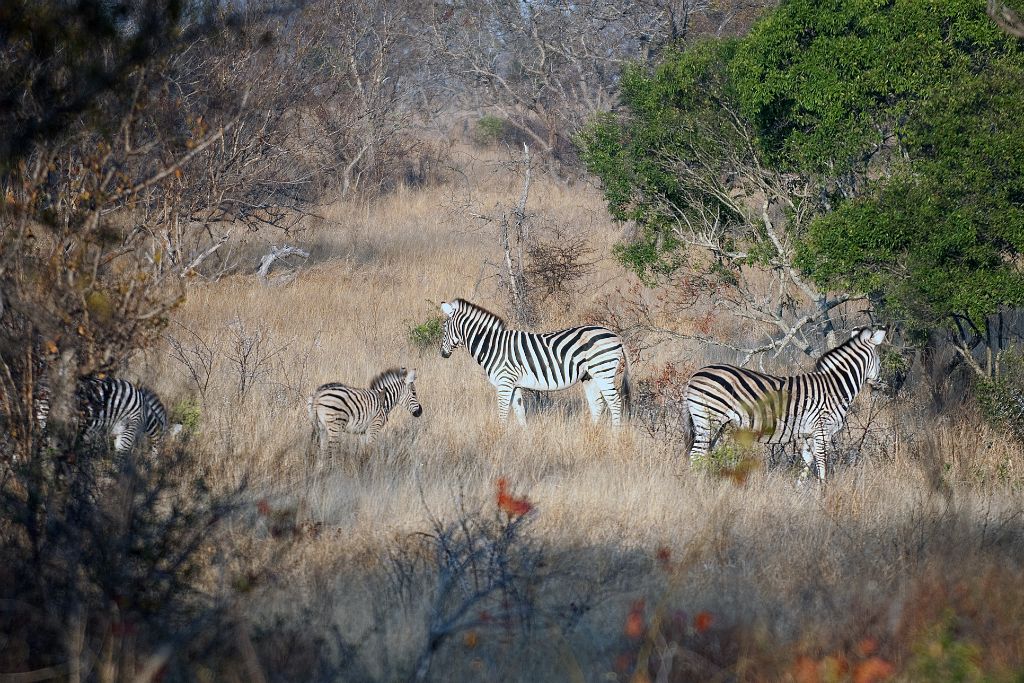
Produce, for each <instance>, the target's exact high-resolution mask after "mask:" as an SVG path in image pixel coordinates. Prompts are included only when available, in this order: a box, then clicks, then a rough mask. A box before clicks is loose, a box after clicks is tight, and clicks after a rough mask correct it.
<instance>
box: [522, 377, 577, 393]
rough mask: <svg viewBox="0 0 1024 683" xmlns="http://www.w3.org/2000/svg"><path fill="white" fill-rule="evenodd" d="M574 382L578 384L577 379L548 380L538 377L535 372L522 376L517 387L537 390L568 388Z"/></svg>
mask: <svg viewBox="0 0 1024 683" xmlns="http://www.w3.org/2000/svg"><path fill="white" fill-rule="evenodd" d="M574 384H576V380H572V381H569V382H566V381H564V380H563V381H561V382H559V381H558V380H556V379H551V380H547V379H543V378H540V377H536V376H534V375H533V374H526V375H523V376H522V378H520V380H519V381H518V382H516V386H517V387H521V388H523V389H534V390H536V391H555V390H557V389H568V388H569V387H571V386H572V385H574Z"/></svg>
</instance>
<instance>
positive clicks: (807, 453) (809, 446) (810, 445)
mask: <svg viewBox="0 0 1024 683" xmlns="http://www.w3.org/2000/svg"><path fill="white" fill-rule="evenodd" d="M813 449H814V437H813V436H811V437H808V438H807V439H806V440H805V441H804V447H803V449H802V450H801V451H800V456H801V457H802V458H803V459H804V469H803V471H802V472H800V479H799V481H800V482H801V483H803V482H804V481H806V480H807V475H809V474H810V473H811V465H812V464H813V460H812V458H811V454H812V452H813Z"/></svg>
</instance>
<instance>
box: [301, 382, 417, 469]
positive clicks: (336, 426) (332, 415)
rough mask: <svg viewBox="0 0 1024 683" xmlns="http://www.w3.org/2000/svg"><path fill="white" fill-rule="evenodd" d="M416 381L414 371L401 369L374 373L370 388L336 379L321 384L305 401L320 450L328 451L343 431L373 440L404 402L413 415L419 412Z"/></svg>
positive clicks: (368, 440) (371, 441) (367, 440)
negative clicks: (394, 409) (391, 413)
mask: <svg viewBox="0 0 1024 683" xmlns="http://www.w3.org/2000/svg"><path fill="white" fill-rule="evenodd" d="M415 380H416V371H415V370H408V371H407V370H406V369H405V368H401V369H391V370H386V371H384V372H382V373H381V374H379V375H377V377H375V378H374V379H373V381H372V382H371V383H370V388H369V389H356V388H353V387H350V386H346V385H344V384H339V383H337V382H333V383H330V384H324V385H321V386H320V387H319V388H318V389H317V390H316V391H315V392H314V393H313V395H312V396H311V397H310V399H309V401H308V403H307V409H308V410H309V417H310V420H311V421H312V422H313V430H314V435H315V436H316V437H317V438H318V439H319V441H320V450H321V452H324V453H326V452H327V451H329V450H330V448H331V446H332V445H333V444H335V443H336V442H337V440H338V437H339V436H340V435H341V433H342V432H348V433H349V434H362V435H363V439H364V441H365V442H366V443H373V441H374V439H376V438H377V435H378V434H379V433H380V430H381V429H382V428H383V427H384V423H385V422H387V419H388V413H390V412H391V409H392V408H394V407H395V406H397V405H404V406H405V408H406V409H407V410H408V411H409V412H410V413H412V414H413V416H415V417H419V416H420V415H422V414H423V407H422V406H420V402H419V400H418V399H417V398H416V385H415V383H414V382H415Z"/></svg>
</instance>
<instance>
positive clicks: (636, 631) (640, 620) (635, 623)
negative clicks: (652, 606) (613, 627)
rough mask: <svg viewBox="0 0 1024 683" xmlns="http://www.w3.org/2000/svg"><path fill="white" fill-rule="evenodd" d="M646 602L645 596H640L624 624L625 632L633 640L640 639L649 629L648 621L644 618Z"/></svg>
mask: <svg viewBox="0 0 1024 683" xmlns="http://www.w3.org/2000/svg"><path fill="white" fill-rule="evenodd" d="M645 606H646V603H645V601H644V599H643V598H640V599H639V600H637V601H636V602H634V603H633V606H632V607H631V608H630V609H629V614H627V615H626V624H625V626H623V629H622V630H623V632H624V633H625V634H626V637H628V638H631V639H633V640H638V639H640V638H641V637H642V636H643V635H644V633H645V632H646V631H647V622H646V620H645V619H644V607H645Z"/></svg>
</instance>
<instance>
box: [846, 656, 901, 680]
mask: <svg viewBox="0 0 1024 683" xmlns="http://www.w3.org/2000/svg"><path fill="white" fill-rule="evenodd" d="M895 673H896V667H894V666H893V665H892V664H890V663H889V662H887V661H885V660H884V659H882V658H881V657H871V658H869V659H866V660H864V661H863V662H861V663H860V664H858V665H857V668H855V669H854V670H853V683H877V682H878V681H884V680H885V679H887V678H890V677H891V676H892V675H893V674H895Z"/></svg>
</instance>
